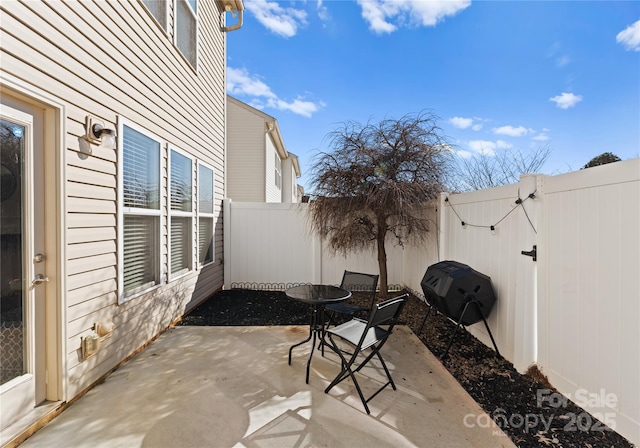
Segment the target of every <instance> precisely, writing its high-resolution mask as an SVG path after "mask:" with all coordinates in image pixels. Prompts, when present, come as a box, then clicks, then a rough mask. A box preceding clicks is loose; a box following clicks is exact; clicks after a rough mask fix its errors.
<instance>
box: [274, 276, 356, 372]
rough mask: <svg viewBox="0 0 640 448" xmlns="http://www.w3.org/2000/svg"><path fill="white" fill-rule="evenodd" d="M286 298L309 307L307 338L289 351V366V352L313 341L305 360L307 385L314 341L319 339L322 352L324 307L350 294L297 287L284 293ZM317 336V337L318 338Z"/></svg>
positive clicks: (326, 288)
mask: <svg viewBox="0 0 640 448" xmlns="http://www.w3.org/2000/svg"><path fill="white" fill-rule="evenodd" d="M285 294H286V295H287V297H289V298H290V299H293V300H297V301H299V302H302V303H307V304H309V305H311V321H310V322H309V336H308V337H307V339H305V340H304V341H300V342H298V343H297V344H294V345H292V346H291V348H290V349H289V365H291V352H292V351H293V349H294V348H296V347H297V346H299V345H302V344H304V343H305V342H308V341H310V340H311V339H313V341H312V343H311V350H310V352H309V359H308V360H307V376H306V383H307V384H309V369H310V367H311V358H312V357H313V350H314V348H315V346H316V339H317V338H318V337H319V338H320V346H321V347H322V351H323V352H324V330H325V328H324V307H325V305H326V304H328V303H336V302H342V301H344V300H347V299H348V298H349V297H351V292H349V291H348V290H346V289H343V288H340V287H338V286H333V285H299V286H294V287H291V288H289V289H287V290H286V291H285ZM318 335H319V336H318Z"/></svg>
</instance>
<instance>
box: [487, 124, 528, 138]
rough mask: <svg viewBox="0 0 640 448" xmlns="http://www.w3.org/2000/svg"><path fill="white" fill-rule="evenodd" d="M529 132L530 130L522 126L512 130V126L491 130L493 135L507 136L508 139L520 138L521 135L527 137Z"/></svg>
mask: <svg viewBox="0 0 640 448" xmlns="http://www.w3.org/2000/svg"><path fill="white" fill-rule="evenodd" d="M529 132H530V129H527V128H525V127H524V126H518V127H517V128H514V127H513V126H501V127H499V128H493V133H494V134H499V135H508V136H509V137H522V136H523V135H527V134H528V133H529Z"/></svg>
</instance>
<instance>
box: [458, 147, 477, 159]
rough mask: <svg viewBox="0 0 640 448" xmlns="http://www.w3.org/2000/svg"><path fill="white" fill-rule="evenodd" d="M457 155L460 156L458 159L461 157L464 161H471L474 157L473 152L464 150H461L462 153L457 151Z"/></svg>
mask: <svg viewBox="0 0 640 448" xmlns="http://www.w3.org/2000/svg"><path fill="white" fill-rule="evenodd" d="M456 154H457V155H458V157H461V158H463V159H470V158H471V157H473V153H472V152H469V151H465V150H464V149H461V150H460V151H456Z"/></svg>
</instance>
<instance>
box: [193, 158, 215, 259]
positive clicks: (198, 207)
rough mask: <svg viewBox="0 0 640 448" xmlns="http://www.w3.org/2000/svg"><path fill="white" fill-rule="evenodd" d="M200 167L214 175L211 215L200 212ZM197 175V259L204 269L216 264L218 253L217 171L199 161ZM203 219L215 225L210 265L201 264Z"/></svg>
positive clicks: (213, 226) (212, 235) (213, 227)
mask: <svg viewBox="0 0 640 448" xmlns="http://www.w3.org/2000/svg"><path fill="white" fill-rule="evenodd" d="M200 167H204V168H207V169H209V170H211V172H212V174H213V182H212V186H211V188H212V191H211V193H212V199H211V205H212V207H211V210H212V212H211V213H204V212H202V211H201V210H200V192H201V190H200V185H201V183H200ZM196 175H197V200H196V204H197V209H198V211H197V216H198V219H197V222H198V225H197V235H198V236H197V240H196V253H197V257H198V258H197V263H198V268H199V269H201V268H203V267H205V266H208V265H210V264H212V263H215V261H216V253H215V251H216V239H215V238H216V220H215V211H216V210H215V206H216V195H215V191H216V188H215V184H216V170H215V169H213V167H212V166H211V165H209V164H207V163H204V162H202V161H198V168H197V174H196ZM201 218H207V219H209V218H210V219H211V220H212V223H213V225H212V234H211V238H212V240H211V241H212V243H211V245H212V254H211V261H210V262H208V263H201V262H200V219H201Z"/></svg>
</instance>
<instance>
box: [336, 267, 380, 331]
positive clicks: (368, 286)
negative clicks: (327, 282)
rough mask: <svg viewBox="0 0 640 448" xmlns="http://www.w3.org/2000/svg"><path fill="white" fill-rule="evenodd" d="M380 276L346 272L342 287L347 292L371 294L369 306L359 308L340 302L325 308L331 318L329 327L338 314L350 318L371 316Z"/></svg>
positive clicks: (343, 276)
mask: <svg viewBox="0 0 640 448" xmlns="http://www.w3.org/2000/svg"><path fill="white" fill-rule="evenodd" d="M378 277H379V276H378V275H374V274H363V273H360V272H351V271H344V274H343V275H342V282H341V283H340V287H341V288H343V289H346V290H347V291H351V293H354V292H366V293H368V294H370V300H369V306H368V307H364V306H359V305H355V304H353V303H349V302H348V301H347V302H338V303H331V304H329V305H327V306H326V307H325V313H326V314H327V315H328V316H329V322H328V325H331V324H332V323H333V322H334V321H335V318H336V317H337V315H338V314H343V315H346V316H349V317H354V316H356V315H358V314H362V317H365V316H366V315H368V314H369V312H370V311H371V309H372V308H373V304H374V302H375V301H376V288H377V287H378Z"/></svg>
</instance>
